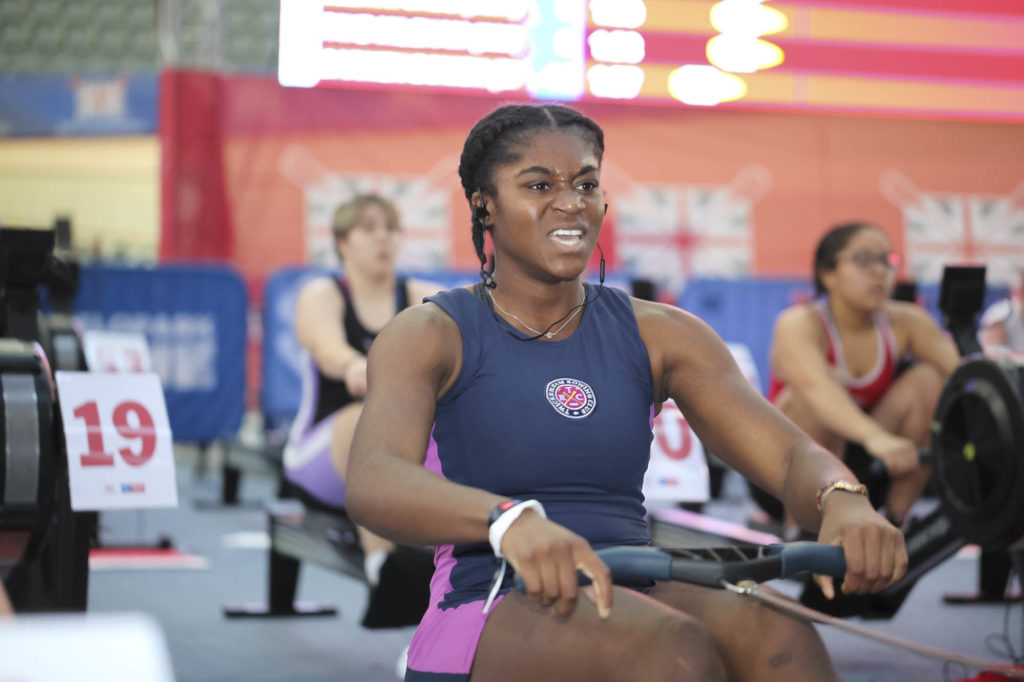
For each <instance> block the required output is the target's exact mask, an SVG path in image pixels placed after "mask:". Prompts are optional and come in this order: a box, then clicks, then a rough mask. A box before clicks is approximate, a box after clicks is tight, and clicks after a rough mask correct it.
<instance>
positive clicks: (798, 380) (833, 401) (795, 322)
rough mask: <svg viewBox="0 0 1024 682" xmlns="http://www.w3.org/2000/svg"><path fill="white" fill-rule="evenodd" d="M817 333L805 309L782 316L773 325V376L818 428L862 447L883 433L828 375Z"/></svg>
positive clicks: (818, 327) (815, 325)
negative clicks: (805, 408)
mask: <svg viewBox="0 0 1024 682" xmlns="http://www.w3.org/2000/svg"><path fill="white" fill-rule="evenodd" d="M820 333H821V332H820V322H819V321H818V320H817V319H816V318H815V316H814V315H813V314H812V313H809V311H807V309H806V308H804V307H802V306H801V307H796V308H790V309H788V310H786V311H785V312H783V313H782V315H780V316H779V319H778V320H777V321H776V323H775V333H774V339H773V342H772V351H771V355H772V357H771V360H772V367H773V368H774V369H775V372H776V374H777V375H778V376H779V378H780V379H782V380H783V381H784V382H785V383H786V385H787V386H789V387H790V388H791V389H792V390H793V391H795V392H796V393H797V395H799V396H800V397H801V398H802V399H803V400H804V402H805V403H806V404H807V405H808V407H809V408H810V410H811V412H812V413H813V414H814V417H815V418H816V419H817V420H818V421H819V422H821V424H823V425H824V426H825V427H826V428H828V429H829V430H830V431H832V432H833V433H836V434H838V435H840V436H842V437H843V438H845V439H846V440H850V441H854V442H855V443H861V444H864V443H866V442H867V441H868V440H870V439H871V437H872V436H876V435H879V434H884V433H887V432H886V431H885V429H883V428H882V426H881V425H880V424H879V423H878V422H876V421H875V420H874V419H872V418H871V417H870V416H869V415H867V414H866V413H865V412H864V411H863V410H861V409H860V407H859V406H858V405H857V403H855V402H854V401H853V399H852V398H851V397H850V394H849V393H848V392H847V390H846V388H844V387H843V385H842V384H840V383H839V381H838V380H837V379H836V378H835V377H834V376H833V375H832V372H831V368H830V367H829V365H828V359H827V358H826V356H825V351H824V349H823V348H822V345H821V342H820V339H819V336H818V335H819V334H820Z"/></svg>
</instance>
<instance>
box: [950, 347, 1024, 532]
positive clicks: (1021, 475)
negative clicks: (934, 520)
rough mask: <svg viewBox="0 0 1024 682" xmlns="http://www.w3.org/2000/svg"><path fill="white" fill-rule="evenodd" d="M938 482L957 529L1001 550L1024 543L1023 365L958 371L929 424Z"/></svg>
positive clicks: (982, 363) (974, 363)
mask: <svg viewBox="0 0 1024 682" xmlns="http://www.w3.org/2000/svg"><path fill="white" fill-rule="evenodd" d="M932 459H933V462H934V464H933V466H934V476H935V481H936V484H937V488H938V491H939V495H940V497H941V498H942V506H943V509H944V510H945V512H946V515H947V516H948V517H949V520H950V523H951V524H952V525H953V528H954V529H956V531H957V532H958V533H959V534H960V535H962V536H963V537H964V538H965V539H967V540H969V541H970V542H974V543H977V544H979V545H981V546H983V547H986V548H992V549H998V548H1002V547H1007V546H1009V545H1013V544H1015V543H1017V541H1019V540H1024V360H1010V359H991V358H984V359H974V360H969V361H967V362H965V363H963V364H962V365H960V367H958V368H957V369H956V371H955V372H953V375H952V376H951V377H950V378H949V380H948V381H947V382H946V386H945V387H944V388H943V390H942V394H941V396H940V397H939V404H938V407H937V408H936V410H935V418H934V420H933V422H932Z"/></svg>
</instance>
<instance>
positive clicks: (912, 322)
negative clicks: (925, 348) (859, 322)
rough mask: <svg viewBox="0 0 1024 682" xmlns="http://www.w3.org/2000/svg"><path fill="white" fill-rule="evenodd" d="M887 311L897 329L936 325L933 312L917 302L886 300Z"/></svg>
mask: <svg viewBox="0 0 1024 682" xmlns="http://www.w3.org/2000/svg"><path fill="white" fill-rule="evenodd" d="M885 312H886V314H887V315H888V316H889V320H890V321H891V323H892V325H893V327H894V328H896V329H902V328H907V327H919V326H928V327H931V326H935V325H936V322H935V320H934V319H933V318H932V316H931V313H929V312H928V311H927V310H925V309H924V308H923V307H921V306H919V305H918V304H916V303H908V302H907V301H886V302H885Z"/></svg>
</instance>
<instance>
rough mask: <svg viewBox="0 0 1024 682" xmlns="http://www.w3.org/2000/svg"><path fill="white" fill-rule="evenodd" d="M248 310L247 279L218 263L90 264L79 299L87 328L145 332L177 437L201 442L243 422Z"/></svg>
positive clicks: (81, 319) (224, 434)
mask: <svg viewBox="0 0 1024 682" xmlns="http://www.w3.org/2000/svg"><path fill="white" fill-rule="evenodd" d="M247 307H248V294H247V292H246V289H245V284H244V283H243V281H242V278H241V277H240V276H239V275H238V274H237V273H236V272H235V271H234V270H232V269H231V268H228V267H224V266H214V265H161V266H158V267H155V268H129V267H119V266H110V265H87V266H83V267H82V270H81V281H80V289H79V292H78V295H77V296H76V297H75V301H74V311H75V318H76V319H77V320H78V321H79V322H80V323H81V324H82V326H83V327H84V328H85V329H86V330H88V329H101V330H109V331H125V332H137V333H142V334H145V336H146V339H147V340H148V341H149V350H150V355H151V357H152V360H153V369H154V370H155V371H156V372H157V373H158V374H159V375H160V379H161V381H162V383H163V388H164V396H165V398H166V401H167V412H168V415H169V416H170V420H171V429H172V431H173V432H174V439H175V440H176V441H180V442H193V443H208V442H211V441H214V440H219V439H224V438H233V437H234V436H235V433H236V432H237V431H238V428H239V426H240V425H241V422H242V413H243V411H244V408H245V350H246V315H247Z"/></svg>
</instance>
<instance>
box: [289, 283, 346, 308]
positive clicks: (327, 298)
mask: <svg viewBox="0 0 1024 682" xmlns="http://www.w3.org/2000/svg"><path fill="white" fill-rule="evenodd" d="M298 303H299V305H302V304H305V303H338V304H339V305H344V304H345V299H344V297H343V296H342V295H341V291H340V290H339V289H338V284H337V282H335V281H334V280H333V279H331V278H330V277H316V278H314V279H311V280H309V281H308V282H306V283H305V284H303V285H302V288H301V289H299V295H298Z"/></svg>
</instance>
